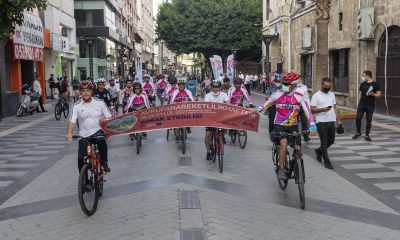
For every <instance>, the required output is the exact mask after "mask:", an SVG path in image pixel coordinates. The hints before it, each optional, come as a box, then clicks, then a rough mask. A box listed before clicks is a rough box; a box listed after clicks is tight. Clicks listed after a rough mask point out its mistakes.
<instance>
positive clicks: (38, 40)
mask: <svg viewBox="0 0 400 240" xmlns="http://www.w3.org/2000/svg"><path fill="white" fill-rule="evenodd" d="M13 48H14V59H25V60H33V61H43V53H44V39H43V25H42V21H41V20H40V18H39V15H38V12H37V9H34V10H32V11H25V12H24V22H23V23H22V24H21V25H16V26H15V31H14V34H13Z"/></svg>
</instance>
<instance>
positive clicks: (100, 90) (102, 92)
mask: <svg viewBox="0 0 400 240" xmlns="http://www.w3.org/2000/svg"><path fill="white" fill-rule="evenodd" d="M93 92H94V93H93V97H95V98H98V99H100V100H103V101H104V102H105V103H106V105H107V107H110V106H111V103H110V99H111V96H110V92H109V91H108V90H107V89H106V80H104V78H99V79H98V80H97V88H96V90H94V91H93Z"/></svg>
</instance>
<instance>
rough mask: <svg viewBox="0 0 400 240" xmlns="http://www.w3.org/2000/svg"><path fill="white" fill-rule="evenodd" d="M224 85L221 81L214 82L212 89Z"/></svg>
mask: <svg viewBox="0 0 400 240" xmlns="http://www.w3.org/2000/svg"><path fill="white" fill-rule="evenodd" d="M221 86H222V83H221V81H219V80H212V82H211V87H221Z"/></svg>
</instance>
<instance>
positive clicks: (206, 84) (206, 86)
mask: <svg viewBox="0 0 400 240" xmlns="http://www.w3.org/2000/svg"><path fill="white" fill-rule="evenodd" d="M201 85H202V87H203V89H204V91H205V94H207V93H209V92H210V89H211V86H210V85H211V80H210V79H209V78H208V76H206V78H205V79H204V81H203V82H202V83H201Z"/></svg>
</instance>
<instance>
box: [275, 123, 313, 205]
mask: <svg viewBox="0 0 400 240" xmlns="http://www.w3.org/2000/svg"><path fill="white" fill-rule="evenodd" d="M306 133H309V131H308V130H304V131H302V132H300V133H299V132H293V133H285V132H272V133H271V135H272V136H274V137H287V139H288V146H290V147H291V148H292V149H293V152H292V154H289V151H288V150H287V151H286V158H285V173H286V176H287V179H285V180H282V179H279V168H280V167H279V142H277V141H274V144H273V146H272V161H273V163H274V166H275V173H276V176H277V178H278V183H279V187H280V188H281V189H282V190H285V189H286V187H287V184H288V179H294V180H295V183H296V184H297V188H298V190H299V198H300V207H301V208H302V209H305V206H306V202H305V201H306V200H305V190H304V184H305V172H304V161H303V158H302V157H301V155H302V154H301V151H300V149H297V148H296V146H300V141H299V139H300V137H301V135H303V134H306Z"/></svg>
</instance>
